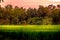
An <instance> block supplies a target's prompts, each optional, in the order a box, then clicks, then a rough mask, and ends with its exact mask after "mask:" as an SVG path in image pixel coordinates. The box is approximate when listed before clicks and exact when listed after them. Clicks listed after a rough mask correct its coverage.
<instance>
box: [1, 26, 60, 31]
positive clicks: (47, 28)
mask: <svg viewBox="0 0 60 40" xmlns="http://www.w3.org/2000/svg"><path fill="white" fill-rule="evenodd" d="M0 30H4V31H24V32H27V31H31V32H34V31H36V32H40V31H43V32H46V31H51V32H52V31H60V25H0Z"/></svg>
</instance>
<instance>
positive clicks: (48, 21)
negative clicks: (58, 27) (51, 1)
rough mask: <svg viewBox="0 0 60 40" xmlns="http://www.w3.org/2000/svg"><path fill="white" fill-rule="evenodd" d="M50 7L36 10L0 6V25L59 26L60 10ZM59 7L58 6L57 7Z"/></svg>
mask: <svg viewBox="0 0 60 40" xmlns="http://www.w3.org/2000/svg"><path fill="white" fill-rule="evenodd" d="M50 6H51V5H49V6H47V7H44V6H41V5H40V6H39V8H38V9H36V8H28V9H26V8H23V7H20V8H19V7H18V6H15V7H14V8H13V7H12V5H7V6H5V7H4V8H3V7H1V6H0V25H28V24H31V25H55V24H60V9H59V8H55V6H53V8H52V7H50ZM58 6H59V5H58Z"/></svg>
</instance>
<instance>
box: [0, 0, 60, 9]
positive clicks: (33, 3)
mask: <svg viewBox="0 0 60 40" xmlns="http://www.w3.org/2000/svg"><path fill="white" fill-rule="evenodd" d="M7 4H11V5H13V6H19V7H24V8H28V7H32V8H37V7H38V6H39V5H43V6H47V5H49V4H54V5H57V4H60V0H4V2H2V3H0V5H1V6H2V7H4V6H5V5H7Z"/></svg>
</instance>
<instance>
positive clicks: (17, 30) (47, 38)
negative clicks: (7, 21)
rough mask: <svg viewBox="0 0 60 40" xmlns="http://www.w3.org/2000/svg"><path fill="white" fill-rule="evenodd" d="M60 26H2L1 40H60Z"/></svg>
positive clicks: (0, 27) (0, 29) (0, 26)
mask: <svg viewBox="0 0 60 40" xmlns="http://www.w3.org/2000/svg"><path fill="white" fill-rule="evenodd" d="M59 37H60V25H0V40H58V39H59V40H60V38H59Z"/></svg>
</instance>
